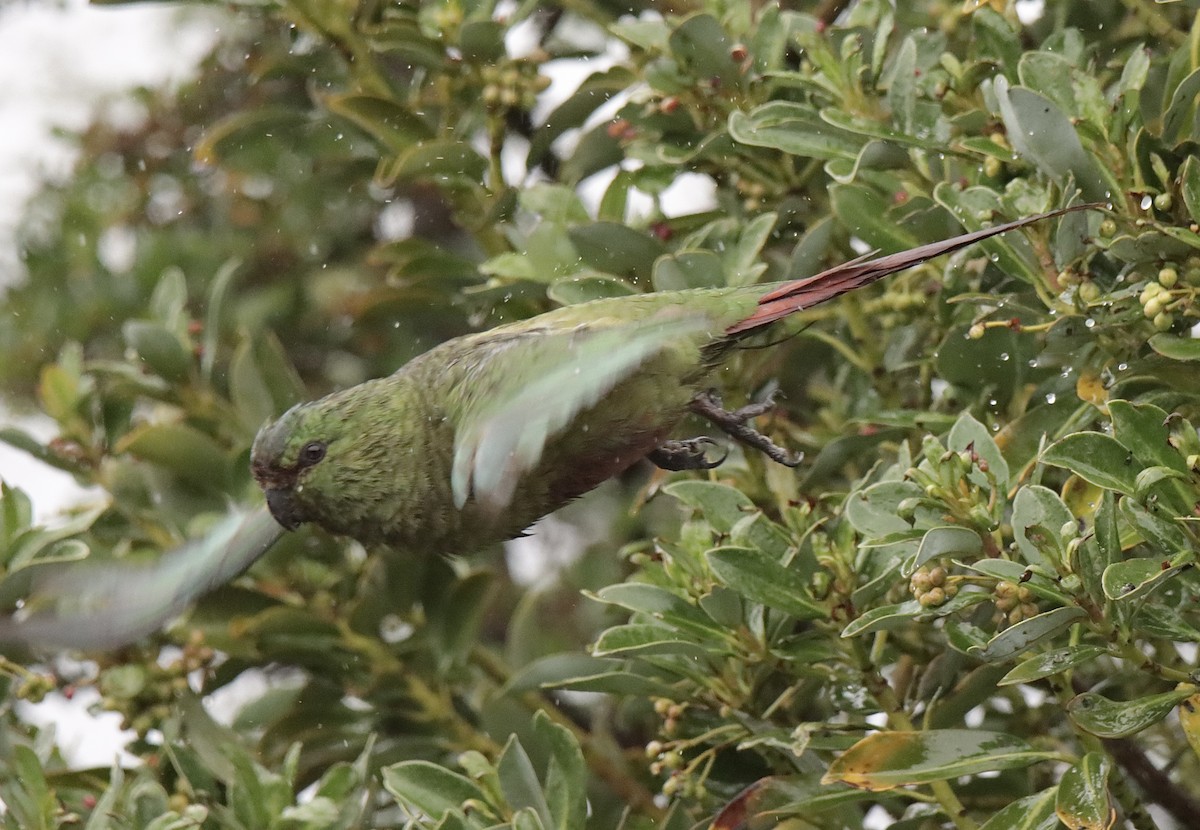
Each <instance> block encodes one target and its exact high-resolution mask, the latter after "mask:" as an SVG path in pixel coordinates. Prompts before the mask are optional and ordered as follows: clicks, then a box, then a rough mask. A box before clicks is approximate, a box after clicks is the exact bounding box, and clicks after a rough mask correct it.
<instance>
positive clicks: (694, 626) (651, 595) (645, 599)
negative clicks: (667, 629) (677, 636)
mask: <svg viewBox="0 0 1200 830" xmlns="http://www.w3.org/2000/svg"><path fill="white" fill-rule="evenodd" d="M585 596H590V597H592V598H593V599H596V600H599V601H600V602H605V603H608V604H610V605H619V606H620V607H622V608H626V609H628V610H630V611H634V612H636V613H639V614H649V615H650V616H651V617H654V618H655V619H660V620H663V621H664V622H668V623H670V624H671V625H674V626H676V627H677V628H681V629H683V630H685V631H694V632H698V633H701V634H711V633H713V632H714V631H720V628H719V627H717V626H715V625H714V624H713V622H712V621H711V620H710V619H709V618H708V616H707V615H706V614H705V613H704V612H703V611H701V610H700V609H699V608H697V607H696V606H694V605H692V604H691V603H690V602H688V601H687V600H686V599H684V598H683V597H681V596H679V595H678V594H674V593H672V592H671V591H668V590H667V589H666V588H660V587H658V586H657V585H646V584H644V583H640V582H625V583H621V584H618V585H609V586H607V587H605V588H601V589H600V590H599V591H597V592H596V593H595V594H585Z"/></svg>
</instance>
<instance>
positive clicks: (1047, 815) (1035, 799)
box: [979, 787, 1059, 830]
mask: <svg viewBox="0 0 1200 830" xmlns="http://www.w3.org/2000/svg"><path fill="white" fill-rule="evenodd" d="M1057 792H1058V790H1057V788H1056V787H1050V788H1049V789H1046V790H1042V791H1041V792H1040V793H1035V794H1034V795H1027V796H1025V797H1024V798H1019V799H1017V800H1016V801H1014V802H1012V803H1011V804H1009V805H1008V806H1007V807H1004V808H1003V809H1002V810H1000V811H999V812H997V813H996V814H994V815H993V816H992V817H991V818H990V819H988V820H987V821H986V822H985V823H984V824H983V826H981V827H980V828H979V830H1055V828H1057V827H1058V826H1059V824H1058V816H1057V815H1055V813H1054V801H1055V797H1056V795H1057Z"/></svg>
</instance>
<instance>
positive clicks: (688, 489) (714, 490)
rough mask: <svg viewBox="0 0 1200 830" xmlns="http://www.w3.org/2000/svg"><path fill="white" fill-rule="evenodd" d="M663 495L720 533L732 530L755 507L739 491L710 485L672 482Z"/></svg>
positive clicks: (713, 484) (708, 483)
mask: <svg viewBox="0 0 1200 830" xmlns="http://www.w3.org/2000/svg"><path fill="white" fill-rule="evenodd" d="M663 492H665V493H666V494H667V495H669V496H673V497H674V498H677V499H679V500H680V501H681V502H683V503H684V504H686V505H687V506H688V507H691V508H694V509H696V510H699V511H700V513H701V514H702V515H703V516H704V518H705V519H706V520H707V521H708V523H709V524H710V525H712V527H713V529H714V530H716V531H718V532H720V533H728V532H729V531H731V530H733V526H734V525H736V524H737V523H738V522H739V521H741V520H742V519H743V518H745V517H746V515H747V513H749V512H750V511H752V510H753V509H754V503H753V502H752V501H750V499H749V497H748V496H746V495H745V494H744V493H742V492H741V491H740V490H737V489H735V488H733V487H730V486H728V485H726V484H717V483H716V482H711V481H675V482H672V483H671V484H668V485H667V486H666V487H664V488H663Z"/></svg>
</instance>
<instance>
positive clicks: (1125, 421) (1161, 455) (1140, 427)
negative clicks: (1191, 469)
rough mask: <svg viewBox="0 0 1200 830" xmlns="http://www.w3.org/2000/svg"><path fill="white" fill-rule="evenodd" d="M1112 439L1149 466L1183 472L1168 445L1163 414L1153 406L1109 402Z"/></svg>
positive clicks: (1182, 465)
mask: <svg viewBox="0 0 1200 830" xmlns="http://www.w3.org/2000/svg"><path fill="white" fill-rule="evenodd" d="M1108 414H1109V417H1110V418H1112V425H1113V437H1114V438H1116V439H1117V440H1118V441H1119V442H1121V444H1122V445H1123V446H1124V447H1125V448H1126V449H1128V450H1129V451H1130V452H1132V453H1133V455H1134V458H1136V459H1137V460H1138V461H1140V462H1142V464H1143V465H1145V466H1147V467H1149V466H1153V465H1159V466H1162V467H1169V468H1171V469H1173V470H1178V471H1179V472H1186V471H1187V464H1186V463H1185V462H1184V460H1183V456H1181V455H1180V454H1179V452H1178V451H1177V450H1176V449H1175V448H1174V447H1172V446H1171V444H1170V441H1169V439H1170V430H1169V429H1168V427H1167V413H1166V412H1165V411H1164V410H1163V409H1160V408H1159V407H1157V406H1154V405H1153V404H1147V403H1131V402H1129V401H1122V400H1111V401H1109V402H1108Z"/></svg>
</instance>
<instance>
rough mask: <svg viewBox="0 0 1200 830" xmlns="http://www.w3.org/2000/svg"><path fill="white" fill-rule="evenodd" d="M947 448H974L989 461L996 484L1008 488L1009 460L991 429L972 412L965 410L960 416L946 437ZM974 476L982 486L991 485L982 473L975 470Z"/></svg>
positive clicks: (982, 459)
mask: <svg viewBox="0 0 1200 830" xmlns="http://www.w3.org/2000/svg"><path fill="white" fill-rule="evenodd" d="M946 448H947V449H950V450H954V451H955V452H964V451H966V450H967V449H968V448H970V449H972V450H974V452H975V454H976V455H978V456H979V459H980V460H981V461H986V462H987V465H988V472H990V473H991V474H992V477H993V478H995V480H996V484H995V486H996V487H997V488H999V489H1001V490H1005V489H1007V488H1008V462H1007V461H1005V460H1004V455H1003V453H1001V452H1000V447H998V446H997V445H996V441H995V439H994V438H992V432H991V430H989V429H988V428H987V427H985V426H984V425H983V424H981V423H979V421H977V420H975V418H974V416H972V415H971V413H970V412H967V411H964V412H963V413H962V414H961V415H959V416H958V420H957V421H955V422H954V426H952V427H951V428H950V435H949V436H948V437H947V438H946ZM972 477H973V479H974V480H975V481H976V483H977V484H979V486H980V487H984V488H988V487H991V483H990V482H989V481H988V480H987V477H986V476H985V475H983V474H982V473H975V472H973V473H972Z"/></svg>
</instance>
